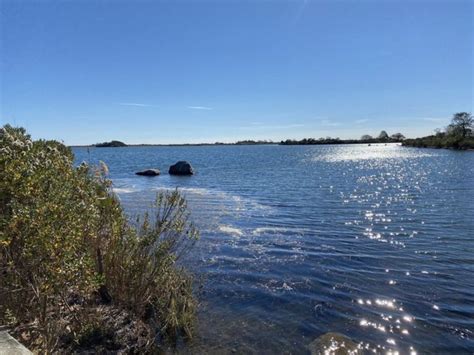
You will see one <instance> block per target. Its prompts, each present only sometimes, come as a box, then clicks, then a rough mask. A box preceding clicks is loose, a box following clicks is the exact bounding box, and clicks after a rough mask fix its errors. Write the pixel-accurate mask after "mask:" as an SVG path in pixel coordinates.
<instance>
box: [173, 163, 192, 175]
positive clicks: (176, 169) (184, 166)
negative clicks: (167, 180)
mask: <svg viewBox="0 0 474 355" xmlns="http://www.w3.org/2000/svg"><path fill="white" fill-rule="evenodd" d="M168 172H169V174H170V175H193V174H194V170H193V167H192V166H191V164H189V163H188V162H187V161H184V160H182V161H179V162H177V163H176V164H174V165H171V166H170V170H169V171H168Z"/></svg>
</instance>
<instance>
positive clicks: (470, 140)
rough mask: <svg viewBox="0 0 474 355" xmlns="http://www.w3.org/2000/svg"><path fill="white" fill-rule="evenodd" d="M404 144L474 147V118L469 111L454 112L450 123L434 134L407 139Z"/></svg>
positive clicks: (457, 147)
mask: <svg viewBox="0 0 474 355" xmlns="http://www.w3.org/2000/svg"><path fill="white" fill-rule="evenodd" d="M403 145H405V146H412V147H424V148H426V147H428V148H452V149H474V118H473V116H472V114H471V113H470V112H458V113H455V114H454V115H453V117H452V119H451V123H450V124H449V125H448V126H447V127H446V128H445V129H444V130H441V129H436V130H435V134H434V135H431V136H426V137H422V138H416V139H407V140H405V141H404V142H403Z"/></svg>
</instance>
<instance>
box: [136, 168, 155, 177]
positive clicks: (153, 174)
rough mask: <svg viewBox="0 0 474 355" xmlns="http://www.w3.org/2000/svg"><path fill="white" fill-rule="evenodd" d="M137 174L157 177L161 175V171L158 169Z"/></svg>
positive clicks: (137, 173)
mask: <svg viewBox="0 0 474 355" xmlns="http://www.w3.org/2000/svg"><path fill="white" fill-rule="evenodd" d="M135 174H136V175H142V176H157V175H160V171H159V170H158V169H146V170H142V171H137V172H136V173H135Z"/></svg>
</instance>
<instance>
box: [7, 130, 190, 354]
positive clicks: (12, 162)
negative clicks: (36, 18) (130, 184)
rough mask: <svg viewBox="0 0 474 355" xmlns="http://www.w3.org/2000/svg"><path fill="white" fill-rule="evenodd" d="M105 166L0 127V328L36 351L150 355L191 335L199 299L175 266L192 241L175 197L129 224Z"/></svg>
mask: <svg viewBox="0 0 474 355" xmlns="http://www.w3.org/2000/svg"><path fill="white" fill-rule="evenodd" d="M106 175H107V167H106V166H105V165H104V164H103V165H102V166H100V167H98V168H91V167H90V166H88V165H86V164H82V165H80V166H79V167H74V165H73V155H72V153H71V151H70V149H68V148H67V147H65V146H64V145H62V144H60V143H58V142H56V141H44V140H38V141H32V139H31V138H30V136H29V135H28V134H27V133H26V132H25V130H24V129H22V128H13V127H11V126H8V125H7V126H4V127H3V128H1V129H0V324H3V325H7V326H9V327H10V329H11V331H12V332H13V333H14V334H15V335H16V336H17V337H18V338H19V340H20V341H21V342H23V343H24V344H25V345H27V346H28V347H29V348H30V349H32V350H34V351H37V352H41V353H51V352H57V351H58V352H67V353H69V352H75V351H79V350H81V351H89V352H107V351H117V350H120V349H121V350H124V351H126V352H131V353H133V352H136V353H138V352H140V353H142V352H150V351H152V349H153V348H154V347H155V346H156V345H157V342H156V341H155V339H157V338H159V339H167V340H168V341H171V342H173V341H176V340H177V339H178V338H180V337H184V338H190V337H192V334H193V320H194V314H195V309H196V301H195V298H194V297H193V292H192V278H191V276H190V275H189V274H188V273H187V272H186V271H185V270H184V269H183V268H182V267H180V266H179V265H178V260H179V258H180V257H181V256H182V255H183V254H184V253H186V252H187V251H188V250H189V248H190V247H191V246H192V244H193V243H194V242H195V240H196V238H197V231H196V229H195V228H194V226H193V224H192V223H191V222H190V221H189V215H188V212H187V207H186V201H185V200H184V198H183V197H182V196H181V195H180V194H179V192H178V191H174V192H169V193H161V194H159V195H158V196H157V200H156V204H155V207H154V214H150V217H149V216H145V217H144V218H142V219H139V220H137V224H136V225H137V227H132V226H131V225H130V224H129V223H128V221H127V218H126V217H125V215H124V213H123V211H122V208H121V207H120V204H119V202H118V200H117V198H116V196H115V195H114V194H113V193H112V192H111V188H110V187H111V182H110V181H109V180H108V179H107V177H106Z"/></svg>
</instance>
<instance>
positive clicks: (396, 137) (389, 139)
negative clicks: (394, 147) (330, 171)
mask: <svg viewBox="0 0 474 355" xmlns="http://www.w3.org/2000/svg"><path fill="white" fill-rule="evenodd" d="M404 139H405V136H404V135H403V134H401V133H395V134H392V135H391V136H389V135H388V133H387V132H386V131H382V132H380V134H379V135H378V136H377V137H375V138H374V137H372V136H370V135H368V134H365V135H363V136H362V137H361V138H360V139H340V138H331V137H326V138H319V139H314V138H304V139H301V140H293V139H287V140H286V141H281V142H280V144H281V145H312V144H316V145H317V144H360V143H365V144H371V143H400V142H402V141H403V140H404Z"/></svg>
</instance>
